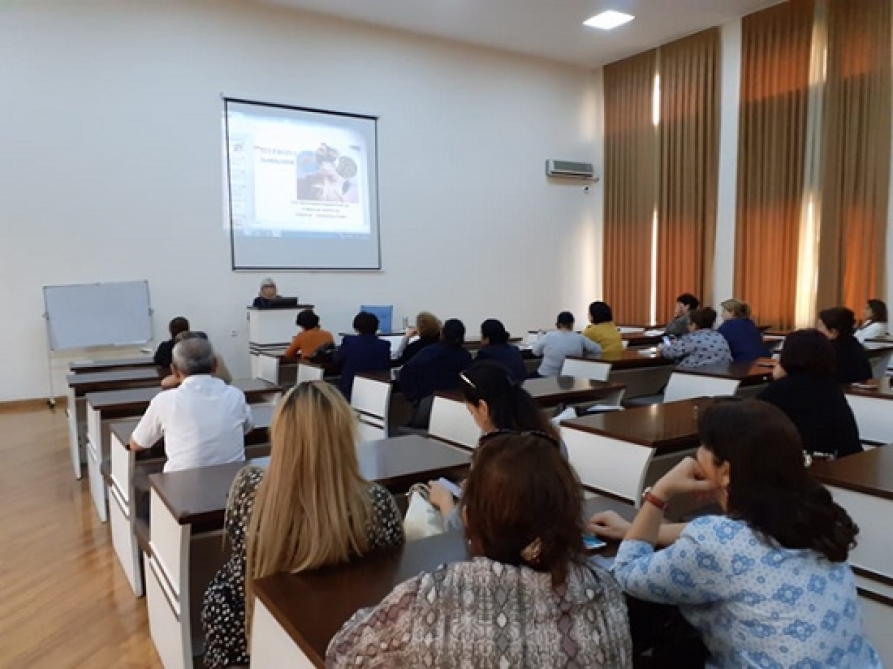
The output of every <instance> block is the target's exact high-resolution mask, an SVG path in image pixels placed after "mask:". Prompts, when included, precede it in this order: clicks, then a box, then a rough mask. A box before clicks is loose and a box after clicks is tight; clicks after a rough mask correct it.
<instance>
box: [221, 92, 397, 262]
mask: <svg viewBox="0 0 893 669" xmlns="http://www.w3.org/2000/svg"><path fill="white" fill-rule="evenodd" d="M221 99H222V100H223V130H224V132H223V149H224V154H225V166H224V167H225V177H226V199H225V202H226V208H227V211H226V218H227V219H228V224H227V225H228V228H229V248H230V267H231V269H232V271H233V272H266V271H268V270H275V271H285V272H289V271H294V272H302V271H312V272H344V271H349V272H380V271H382V262H381V204H380V193H379V187H378V172H379V168H380V164H379V160H378V121H379V119H380V117H379V116H377V115H372V114H360V113H355V112H345V111H340V110H337V109H322V108H318V107H304V106H299V105H290V104H284V103H277V102H265V101H262V100H250V99H247V98H242V97H230V96H226V95H223V96H221ZM229 103H234V104H241V105H253V106H256V107H269V108H273V109H287V110H292V111H299V112H308V113H313V114H325V115H327V116H341V117H345V118H353V119H360V120H364V121H372V133H373V136H374V138H375V152H374V153H375V155H374V156H373V157H372V160H373V162H374V165H375V174H374V178H373V179H372V183H371V184H370V189H371V191H372V192H374V194H375V205H374V207H371V210H370V214H371V215H372V217H373V218H374V221H373V224H374V230H375V252H376V259H375V265H374V266H365V267H352V266H344V267H322V266H315V265H285V266H280V265H264V266H260V265H251V266H245V265H238V264H237V263H236V239H235V228H234V227H233V194H232V173H231V166H230V142H229V134H230V133H229Z"/></svg>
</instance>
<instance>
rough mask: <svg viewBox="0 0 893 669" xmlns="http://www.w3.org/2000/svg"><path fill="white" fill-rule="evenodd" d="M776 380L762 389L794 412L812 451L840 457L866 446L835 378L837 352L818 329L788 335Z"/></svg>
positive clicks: (763, 395)
mask: <svg viewBox="0 0 893 669" xmlns="http://www.w3.org/2000/svg"><path fill="white" fill-rule="evenodd" d="M772 376H773V377H775V380H774V381H773V382H772V383H770V384H769V386H768V387H767V388H766V389H765V390H764V391H763V392H761V393H760V394H759V395H758V399H761V400H763V401H765V402H769V403H770V404H774V405H775V406H777V407H778V408H779V409H781V410H782V411H784V412H785V413H786V414H787V416H788V418H790V419H791V420H792V421H793V423H794V425H796V426H797V430H798V431H799V432H800V437H801V439H802V440H803V448H805V449H806V451H807V452H809V453H810V454H814V453H830V454H834V455H836V456H837V457H843V456H845V455H852V454H853V453H860V452H861V451H862V443H861V442H860V441H859V429H858V428H857V427H856V418H855V417H854V416H853V410H852V409H850V405H849V404H848V403H847V401H846V397H844V395H843V391H842V390H841V389H840V384H839V383H838V382H837V380H836V379H835V378H834V354H833V351H832V347H831V343H830V342H829V341H828V338H827V337H826V336H825V335H823V334H822V333H821V332H819V331H818V330H797V331H796V332H792V333H791V334H789V335H788V336H787V338H786V339H785V342H784V349H782V352H781V359H780V360H779V361H778V365H776V367H775V369H774V370H773V372H772Z"/></svg>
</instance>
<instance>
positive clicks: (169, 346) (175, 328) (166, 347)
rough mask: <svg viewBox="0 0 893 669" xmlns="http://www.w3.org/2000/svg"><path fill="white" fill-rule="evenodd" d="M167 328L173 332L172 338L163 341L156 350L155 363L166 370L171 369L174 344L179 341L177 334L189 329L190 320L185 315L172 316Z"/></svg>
mask: <svg viewBox="0 0 893 669" xmlns="http://www.w3.org/2000/svg"><path fill="white" fill-rule="evenodd" d="M167 329H168V331H169V332H170V333H171V338H170V339H168V340H167V341H163V342H161V343H160V344H159V345H158V348H157V349H156V350H155V364H156V365H158V366H159V367H163V368H164V369H165V370H168V369H170V366H171V356H172V354H173V350H174V344H176V343H177V342H176V341H175V340H176V339H177V335H178V334H180V333H181V332H188V331H189V321H188V320H186V318H185V317H183V316H177V317H176V318H172V319H171V322H170V323H168V324H167Z"/></svg>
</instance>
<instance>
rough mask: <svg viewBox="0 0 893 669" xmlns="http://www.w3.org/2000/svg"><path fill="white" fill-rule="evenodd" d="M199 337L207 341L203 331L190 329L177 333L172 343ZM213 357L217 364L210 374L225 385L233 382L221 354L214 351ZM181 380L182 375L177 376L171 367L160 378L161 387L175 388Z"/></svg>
mask: <svg viewBox="0 0 893 669" xmlns="http://www.w3.org/2000/svg"><path fill="white" fill-rule="evenodd" d="M196 337H198V338H200V339H204V340H205V341H207V339H208V335H206V334H205V333H204V332H194V331H191V330H187V331H186V332H181V333H179V334H178V335H177V336H176V337H174V339H173V343H174V344H175V345H176V344H179V343H180V342H181V341H183V340H184V339H194V338H196ZM171 350H173V346H171ZM214 359H215V361H216V362H217V366H216V367H215V368H214V371H213V372H212V373H211V375H212V376H215V377H217V378H218V379H220V380H221V381H223V382H224V383H226V384H227V385H228V384H230V383H232V382H233V375H232V374H230V373H229V367H227V366H226V363H225V362H224V361H223V356H222V355H220V354H219V353H217V352H215V353H214ZM168 369H171V365H168ZM182 380H183V377H182V376H177V374H175V373H174V371H173V369H171V373H170V374H168V375H167V376H165V377H163V378H162V379H161V387H162V388H176V387H177V386H179V385H180V382H181V381H182Z"/></svg>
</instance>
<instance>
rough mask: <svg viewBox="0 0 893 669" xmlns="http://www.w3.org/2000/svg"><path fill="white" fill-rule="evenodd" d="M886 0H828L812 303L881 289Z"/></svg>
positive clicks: (856, 301) (861, 298)
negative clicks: (816, 263) (815, 278)
mask: <svg viewBox="0 0 893 669" xmlns="http://www.w3.org/2000/svg"><path fill="white" fill-rule="evenodd" d="M891 30H893V24H891V3H890V0H830V2H829V5H828V70H827V79H826V83H825V105H824V117H823V126H824V127H823V147H822V151H823V153H822V232H821V242H820V264H819V267H820V270H821V271H820V272H819V287H818V306H819V308H824V307H830V306H835V305H841V304H843V305H846V306H848V307H849V308H851V309H853V310H854V311H855V312H856V313H857V314H861V312H862V307H863V306H864V305H865V301H866V300H867V299H869V298H872V297H878V296H879V295H880V294H881V292H882V286H883V268H884V262H883V260H884V257H885V253H886V249H885V243H886V227H887V207H888V198H889V183H890V132H891V116H893V107H891V87H893V86H891V78H893V72H891V57H893V54H891Z"/></svg>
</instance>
